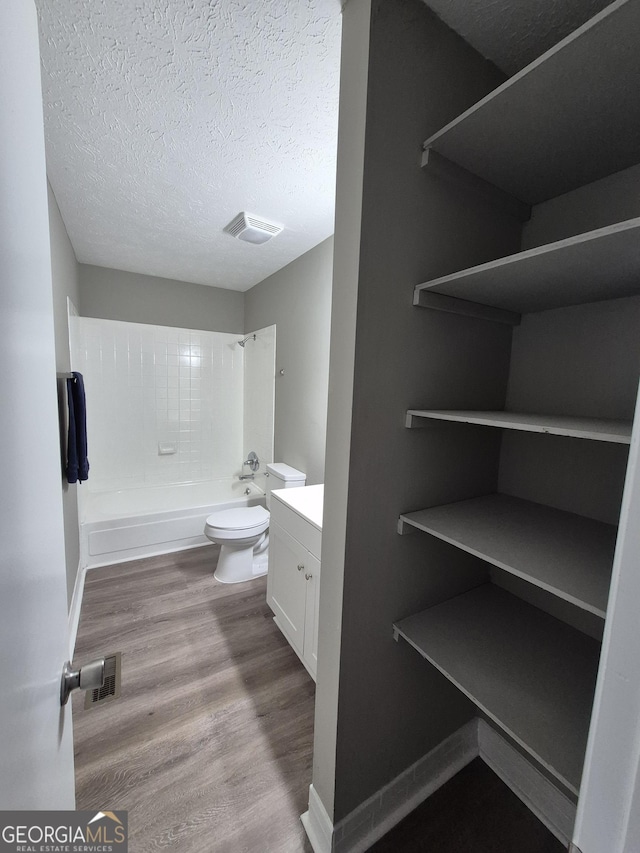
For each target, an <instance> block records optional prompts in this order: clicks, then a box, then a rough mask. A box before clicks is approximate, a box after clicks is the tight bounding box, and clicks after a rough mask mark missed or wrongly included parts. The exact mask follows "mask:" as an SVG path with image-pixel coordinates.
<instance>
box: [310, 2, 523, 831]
mask: <svg viewBox="0 0 640 853" xmlns="http://www.w3.org/2000/svg"><path fill="white" fill-rule="evenodd" d="M363 4H364V5H365V6H366V5H369V0H350V2H349V4H347V6H346V9H345V14H347V13H350V14H351V15H353V16H356V15H357V9H358V7H361V6H362V5H363ZM345 24H346V19H345ZM370 24H371V26H370V41H369V66H368V87H367V93H366V97H367V118H366V132H365V138H364V145H363V149H361V152H360V156H361V157H363V158H364V160H363V164H364V165H363V168H364V173H363V190H362V197H361V199H360V200H358V206H361V211H362V224H361V233H360V236H359V237H358V233H357V228H348V227H347V228H345V227H344V226H342V227H341V228H338V227H337V228H336V235H335V246H336V248H335V251H336V259H338V258H342V259H344V258H345V257H346V256H347V255H349V254H350V257H353V254H354V247H353V246H352V247H351V251H350V252H349V248H348V247H345V246H344V245H343V240H344V241H346V242H352V241H353V240H356V241H358V239H359V245H357V246H356V247H355V251H359V268H356V269H354V265H353V263H351V266H350V267H349V266H348V264H345V266H344V267H343V272H344V275H342V273H341V274H340V275H338V270H337V269H336V276H335V288H336V290H338V289H343V288H347V289H348V290H350V291H351V294H352V296H353V293H356V294H357V318H356V324H355V328H354V327H353V324H351V325H349V319H350V318H347V322H346V323H344V322H341V319H340V318H338V317H337V316H336V317H335V319H334V324H333V328H332V373H331V380H333V378H334V375H335V374H337V372H338V371H339V370H340V364H339V360H338V359H337V358H336V359H335V360H334V349H333V347H334V341H335V342H336V346H337V349H336V350H335V352H336V354H337V353H338V351H339V350H340V351H343V352H344V351H347V350H348V345H346V344H345V342H344V338H345V336H347V337H348V338H349V341H350V342H351V344H353V341H354V340H355V368H354V384H353V405H352V412H351V426H350V430H351V432H350V448H349V455H348V465H349V468H348V471H347V470H346V469H345V468H344V467H343V469H342V470H340V469H339V468H338V466H334V465H333V461H332V464H331V467H330V466H329V464H328V465H327V469H328V470H327V477H326V488H327V494H328V495H329V494H340V493H341V492H342V490H343V489H344V488H345V487H346V488H347V489H348V503H347V512H346V541H345V551H344V555H343V567H344V577H343V590H342V595H343V610H342V632H341V648H340V672H339V694H338V701H337V707H335V706H334V708H333V709H330V708H328V707H327V706H326V704H325V696H324V693H325V684H326V683H327V682H330V681H331V679H330V678H328V677H327V675H326V674H325V676H324V678H323V672H322V669H320V671H319V674H318V702H319V703H322V705H323V708H324V712H325V713H327V714H329V713H331V712H332V710H333V713H334V715H335V717H336V725H337V738H336V744H337V745H336V751H335V801H334V808H333V810H331V803H330V802H329V799H330V798H329V797H328V796H326V795H325V793H324V792H325V791H326V790H327V789H330V787H331V784H330V782H329V780H327V779H326V778H325V777H324V773H325V772H326V769H327V768H328V763H327V764H326V765H324V766H321V765H320V764H319V763H317V762H315V763H314V788H315V789H316V790H318V791H319V792H320V794H321V797H323V798H324V799H323V802H324V805H325V807H326V808H327V809H328V811H329V813H330V814H331V813H332V816H333V820H334V822H336V821H338V820H340V819H341V818H343V817H344V816H345V815H346V814H348V813H349V812H350V811H352V810H353V809H354V808H355V807H356V806H358V805H359V804H360V803H361V802H362V801H363V800H365V799H366V798H367V797H369V796H370V795H371V794H373V793H374V792H375V791H377V790H378V789H380V788H381V787H382V786H383V785H384V784H386V783H387V782H389V781H390V780H391V779H393V778H394V777H395V776H397V775H398V774H399V773H400V772H402V771H403V770H404V769H405V768H406V767H408V766H409V765H410V764H412V763H413V762H414V761H416V760H417V759H418V758H420V757H421V756H422V755H424V754H425V753H427V752H428V751H430V749H432V748H433V747H434V746H435V745H436V744H437V743H439V742H440V741H441V740H442V739H443V738H445V737H447V736H448V735H449V734H450V733H452V732H453V731H454V730H456V729H457V728H458V727H459V726H461V725H462V724H463V723H464V722H466V720H468V719H469V718H470V717H472V716H473V715H474V713H475V711H474V709H473V707H472V706H471V705H470V704H469V703H468V701H467V700H466V699H465V698H464V697H463V696H462V694H461V693H459V692H458V691H457V690H456V689H455V688H454V687H453V686H452V685H450V684H449V683H448V682H447V681H446V680H445V679H444V678H443V677H442V676H441V675H439V674H438V673H437V672H436V670H435V669H434V668H433V667H430V666H429V665H428V664H426V663H425V662H424V661H423V660H422V659H421V658H420V657H419V655H417V654H416V653H415V652H414V651H413V650H412V649H410V648H409V647H408V645H407V644H396V643H394V641H393V639H392V631H391V626H392V623H393V621H394V620H396V619H399V618H402V617H404V616H406V615H408V614H410V613H414V612H417V611H419V610H421V609H424V608H425V607H427V606H429V605H430V604H435V603H437V602H438V601H442V600H444V599H446V598H449V597H451V596H452V595H455V594H457V593H458V592H460V591H463V590H464V589H468V588H470V587H472V586H475V585H477V584H478V583H480V582H482V581H483V580H484V579H485V578H486V577H487V575H486V567H485V566H482V565H481V563H480V562H479V561H477V560H475V559H474V558H472V557H470V556H468V555H464V554H461V553H458V554H454V553H451V552H452V551H453V550H454V549H450V548H447V547H446V545H444V543H439V542H438V541H437V540H435V539H433V538H431V537H426V536H420V535H417V536H406V537H400V536H398V535H397V533H396V523H397V518H398V515H399V514H400V513H401V512H404V511H410V510H413V509H418V508H420V507H424V506H429V505H433V504H438V503H445V502H447V500H455V499H462V498H463V497H472V496H474V494H475V495H477V494H483V493H487V492H490V491H492V490H493V489H494V488H495V486H496V472H497V459H498V452H499V439H498V440H496V439H495V438H494V437H491V436H487V435H485V433H486V432H488V431H481V432H482V435H480V434H479V433H480V431H475V432H474V431H472V430H469V431H467V433H466V434H465V435H464V436H461V434H460V433H456V435H455V436H453V435H452V432H451V431H450V430H445V429H442V428H440V427H438V426H436V427H434V428H433V429H432V430H430V431H429V434H428V440H427V439H426V437H425V431H424V430H412V431H408V430H406V429H405V428H404V413H405V411H406V409H407V408H412V407H417V408H422V407H426V406H432V407H436V408H440V407H442V408H458V407H463V408H476V407H477V408H480V409H491V408H493V407H496V408H500V407H501V406H502V405H503V404H504V399H505V394H506V385H507V376H508V364H509V352H510V335H511V332H510V329H509V328H493V327H492V328H491V329H490V330H487V329H486V326H487V325H488V324H486V323H484V322H483V321H478V320H474V319H471V318H465V317H455V316H454V315H450V314H443V313H440V312H433V311H425V310H421V309H417V308H414V307H413V305H412V291H413V286H414V285H415V284H417V283H419V282H420V281H424V280H425V279H426V278H429V277H433V276H437V275H440V274H444V273H447V272H451V271H453V270H454V269H458V268H461V267H464V266H466V265H470V264H474V263H480V262H482V261H484V260H488V259H490V258H491V257H498V256H500V255H501V254H508V253H510V252H513V251H517V250H518V248H519V244H520V226H519V224H517V223H514V222H511V221H507V220H506V218H502V217H499V216H496V215H495V213H494V211H492V210H491V209H490V208H489V206H488V205H487V204H486V203H485V202H483V201H482V200H480V199H470V198H469V196H468V195H465V194H463V192H462V191H461V190H457V189H456V188H454V187H452V186H449V185H445V184H444V183H443V182H441V181H439V180H438V179H437V178H436V177H433V176H430V175H429V174H428V173H425V172H424V171H423V170H421V169H420V166H419V161H420V151H421V143H422V141H423V140H424V139H425V138H427V137H428V136H429V135H430V134H431V133H433V132H435V131H436V130H438V129H439V128H440V127H441V126H443V125H444V124H446V123H447V122H448V121H449V120H451V119H452V118H454V117H455V116H456V115H457V114H458V113H460V112H461V111H463V110H464V109H465V108H467V107H468V106H470V105H471V104H473V103H474V102H475V101H476V100H478V99H479V98H480V97H482V96H483V95H484V94H486V93H487V92H488V91H490V90H491V89H492V88H494V87H495V86H496V85H498V84H499V83H500V82H501V81H502V79H503V78H502V76H501V75H500V73H499V72H498V71H497V70H496V69H495V68H494V67H493V66H491V65H490V64H489V63H487V62H486V61H484V60H483V59H482V58H481V57H480V56H479V55H478V54H476V53H475V52H474V51H473V50H472V49H471V48H469V46H468V45H466V44H465V43H464V42H463V41H462V39H460V38H459V37H457V36H456V35H455V34H454V33H453V32H452V31H451V30H448V29H447V28H446V27H445V26H444V25H443V24H442V23H441V22H440V21H439V20H438V19H437V18H436V17H435V16H434V15H433V14H432V13H431V12H430V11H429V10H428V8H427V7H426V6H425V5H424V4H423V3H422V2H420V0H379V2H376V3H375V4H373V9H372V11H371V22H370ZM365 25H366V21H365ZM347 31H348V32H349V31H350V32H351V35H353V31H352V30H350V28H349V27H348V26H347ZM348 37H349V35H348V34H347V38H348ZM346 50H348V46H345V48H344V51H343V55H345V52H346ZM357 52H358V55H360V56H361V55H362V53H363V51H362V48H361V46H359V47H358V48H357ZM358 75H361V69H356V76H358ZM342 85H343V86H345V87H348V86H349V83H348V81H344V83H343V84H342ZM354 86H356V87H357V84H356V83H355V82H354ZM344 118H345V121H346V120H347V119H346V117H344ZM342 122H343V116H342V115H341V127H342ZM356 135H357V134H356ZM361 144H362V140H361V139H360V140H358V139H357V138H355V139H351V140H345V141H344V144H343V145H342V147H339V154H338V160H339V163H338V168H339V169H340V158H341V157H343V156H347V157H348V158H350V159H351V161H352V162H353V161H354V159H356V152H355V151H354V146H357V145H361ZM342 203H345V201H344V199H343V200H342ZM339 205H340V195H339ZM341 216H342V211H341V210H340V207H339V209H338V211H337V214H336V222H337V223H338V222H340V221H341ZM340 298H341V300H342V301H344V300H345V299H346V297H345V296H344V294H343V295H342V296H341V297H340ZM494 325H495V326H496V327H497V326H498V324H494ZM338 339H340V340H339V341H338ZM345 369H346V370H349V364H348V362H347V364H346V365H345ZM330 426H331V429H330V430H329V432H328V442H327V459H328V460H329V459H331V460H333V459H334V448H335V446H340V447H341V446H342V444H343V442H344V440H345V435H344V433H345V431H348V430H349V415H348V413H347V412H345V413H344V415H343V416H342V418H340V417H339V416H338V415H337V414H335V413H334V414H333V415H332V419H331V421H330ZM338 455H342V456H343V457H344V455H345V454H344V453H343V452H342V451H339V453H337V454H336V458H337V456H338ZM347 478H348V482H345V481H346V479H347ZM338 527H339V523H338V520H337V519H334V520H333V525H332V526H331V527H327V526H325V529H324V533H323V578H322V584H321V590H322V591H321V607H322V604H323V603H324V602H325V600H329V599H333V600H334V601H335V600H338V598H339V592H338V591H336V590H334V589H325V588H324V587H325V582H327V584H328V585H329V587H332V586H333V585H335V584H338V583H340V567H339V566H337V565H336V566H332V567H331V571H330V572H329V573H328V575H327V576H325V572H324V563H325V542H327V544H328V540H329V538H330V537H331V536H333V534H334V533H336V532H337V533H338V534H339V533H340V531H339V530H338ZM333 559H337V555H335V554H333ZM323 618H324V617H323ZM323 630H324V629H323V626H322V624H321V638H320V641H321V644H322V643H323V642H324V641H325V637H323V633H322V632H323ZM321 648H322V646H321ZM330 728H331V726H330V725H329V724H327V725H325V726H324V727H323V736H321V737H316V741H315V749H316V751H321V750H323V749H325V748H326V749H329V750H331V749H332V743H331V736H330ZM323 737H324V740H323Z"/></svg>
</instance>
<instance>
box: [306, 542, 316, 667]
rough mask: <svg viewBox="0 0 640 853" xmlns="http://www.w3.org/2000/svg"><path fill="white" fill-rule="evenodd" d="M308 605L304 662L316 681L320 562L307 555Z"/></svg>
mask: <svg viewBox="0 0 640 853" xmlns="http://www.w3.org/2000/svg"><path fill="white" fill-rule="evenodd" d="M305 579H306V581H307V603H306V615H305V624H304V654H303V657H304V661H305V663H306V665H307V668H308V669H309V672H310V673H311V675H312V676H313V678H314V679H315V677H316V671H317V668H318V609H319V607H320V560H318V559H316V558H315V557H314V556H312V555H311V554H308V555H307V570H306V571H305Z"/></svg>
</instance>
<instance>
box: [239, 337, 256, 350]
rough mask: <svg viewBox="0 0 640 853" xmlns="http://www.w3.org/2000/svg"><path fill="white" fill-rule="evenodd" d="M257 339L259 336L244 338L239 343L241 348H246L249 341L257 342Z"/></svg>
mask: <svg viewBox="0 0 640 853" xmlns="http://www.w3.org/2000/svg"><path fill="white" fill-rule="evenodd" d="M256 337H257V335H247V337H246V338H244V340H242V341H238V343H239V344H240V346H241V347H244V345H245V344H246V342H247V341H255V339H256Z"/></svg>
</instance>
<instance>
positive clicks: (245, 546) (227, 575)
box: [204, 506, 269, 583]
mask: <svg viewBox="0 0 640 853" xmlns="http://www.w3.org/2000/svg"><path fill="white" fill-rule="evenodd" d="M268 527H269V513H268V512H267V510H266V509H265V508H264V507H262V506H246V507H240V508H239V509H224V510H222V511H221V512H214V513H212V514H211V515H210V516H209V517H208V518H207V520H206V522H205V526H204V534H205V536H206V537H207V538H208V539H211V541H212V542H217V543H218V545H220V556H219V557H218V565H217V567H216V570H215V573H214V577H215V578H216V580H219V581H220V582H221V583H242V582H243V581H247V580H251V579H252V578H258V577H260V576H261V575H265V574H266V573H267V545H268V534H267V532H266V531H267V528H268Z"/></svg>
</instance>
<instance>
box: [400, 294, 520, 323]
mask: <svg viewBox="0 0 640 853" xmlns="http://www.w3.org/2000/svg"><path fill="white" fill-rule="evenodd" d="M413 304H414V305H417V306H419V307H420V308H431V310H433V311H446V312H448V313H449V314H461V315H463V316H464V317H475V318H477V319H480V320H490V321H491V322H493V323H504V324H506V325H507V326H519V325H520V319H521V317H520V314H516V312H515V311H505V310H504V309H503V308H493V307H492V306H491V305H482V304H480V303H479V302H469V301H468V300H467V299H459V298H458V297H457V296H446V295H445V294H444V293H436V292H435V291H434V290H429V289H428V288H427V287H425V286H424V285H421V284H419V285H417V287H416V288H415V290H414V293H413Z"/></svg>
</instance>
